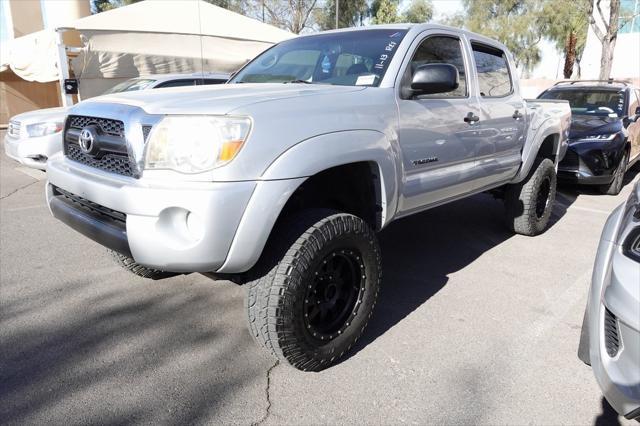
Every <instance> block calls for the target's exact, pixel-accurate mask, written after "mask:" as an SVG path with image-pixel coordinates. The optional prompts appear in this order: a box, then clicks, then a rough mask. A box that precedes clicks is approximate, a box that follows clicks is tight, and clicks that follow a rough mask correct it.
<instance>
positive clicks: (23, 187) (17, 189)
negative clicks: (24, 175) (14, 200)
mask: <svg viewBox="0 0 640 426" xmlns="http://www.w3.org/2000/svg"><path fill="white" fill-rule="evenodd" d="M38 182H41V181H39V180H34V181H33V182H31V183H28V184H26V185H23V186H21V187H20V188H16V189H14V190H13V191H11V192H10V193H8V194H7V195H3V196H2V197H0V200H4V199H5V198H8V197H10V196H11V195H13V194H15V193H16V192H19V191H22V190H23V189H26V188H28V187H30V186H31V185H33V184H34V183H38Z"/></svg>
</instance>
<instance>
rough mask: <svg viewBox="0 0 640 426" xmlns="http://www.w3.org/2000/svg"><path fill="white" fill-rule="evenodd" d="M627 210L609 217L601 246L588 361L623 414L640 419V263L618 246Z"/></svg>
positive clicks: (592, 294)
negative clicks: (618, 237) (619, 234)
mask: <svg viewBox="0 0 640 426" xmlns="http://www.w3.org/2000/svg"><path fill="white" fill-rule="evenodd" d="M623 214H624V207H623V206H621V207H619V208H618V209H616V210H615V211H614V213H613V214H612V215H611V216H610V218H609V220H608V221H607V224H606V225H605V229H604V231H603V234H602V238H601V240H600V244H599V246H598V252H597V256H596V261H595V265H594V270H593V277H592V283H591V290H590V293H589V302H588V304H587V314H588V323H587V324H588V327H589V330H588V331H589V357H590V361H591V366H592V368H593V372H594V374H595V377H596V379H597V381H598V384H599V385H600V388H601V389H602V393H603V394H604V396H605V397H606V399H607V401H609V403H610V404H611V406H612V407H613V408H614V409H615V410H616V411H617V412H618V413H620V414H622V415H625V416H628V417H631V416H637V415H639V414H640V411H638V410H640V264H638V263H637V262H635V261H634V260H632V259H630V258H628V257H626V256H625V255H624V254H623V253H622V249H621V247H620V246H619V245H618V244H616V243H615V242H614V241H615V239H616V236H617V234H618V229H619V227H620V223H621V219H622V217H623Z"/></svg>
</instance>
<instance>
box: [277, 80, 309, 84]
mask: <svg viewBox="0 0 640 426" xmlns="http://www.w3.org/2000/svg"><path fill="white" fill-rule="evenodd" d="M289 83H303V84H313V83H312V82H310V81H307V80H290V81H283V82H282V84H289Z"/></svg>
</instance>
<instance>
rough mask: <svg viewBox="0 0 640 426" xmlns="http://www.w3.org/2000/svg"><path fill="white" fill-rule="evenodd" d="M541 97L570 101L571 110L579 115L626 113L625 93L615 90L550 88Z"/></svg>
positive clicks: (618, 114) (621, 114)
mask: <svg viewBox="0 0 640 426" xmlns="http://www.w3.org/2000/svg"><path fill="white" fill-rule="evenodd" d="M540 98H541V99H564V100H566V101H569V105H571V112H572V113H573V114H577V115H603V116H609V115H611V114H615V115H617V116H618V117H622V116H623V115H624V93H623V92H617V91H615V90H594V89H585V90H578V89H570V90H550V91H548V92H546V93H544V94H543V95H542V96H541V97H540Z"/></svg>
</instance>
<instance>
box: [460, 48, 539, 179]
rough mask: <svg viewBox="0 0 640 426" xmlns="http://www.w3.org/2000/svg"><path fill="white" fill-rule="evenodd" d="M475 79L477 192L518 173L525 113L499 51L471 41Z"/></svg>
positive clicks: (512, 75)
mask: <svg viewBox="0 0 640 426" xmlns="http://www.w3.org/2000/svg"><path fill="white" fill-rule="evenodd" d="M471 50H472V52H473V64H474V68H475V70H476V76H477V79H478V85H477V90H478V93H477V95H478V97H479V100H480V111H481V112H480V121H479V122H478V126H477V129H478V131H479V132H480V136H481V138H482V143H481V144H478V145H477V148H478V151H477V152H476V158H477V166H478V172H479V173H480V174H481V175H482V178H481V179H479V180H478V182H477V183H478V188H479V189H481V188H485V187H489V186H494V185H497V184H499V183H502V182H505V181H506V180H509V179H510V178H512V177H513V176H515V174H516V173H517V172H518V169H519V167H520V162H521V159H522V153H521V150H522V147H523V146H524V140H525V137H526V134H525V121H526V117H525V115H526V111H525V105H524V102H523V100H522V97H521V96H520V93H519V91H518V90H517V86H516V84H515V81H514V72H515V69H514V68H513V67H511V66H510V62H509V59H508V58H507V55H506V54H505V52H503V51H502V50H500V49H498V48H496V47H494V46H489V45H487V44H483V43H481V42H479V41H476V40H471Z"/></svg>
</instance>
